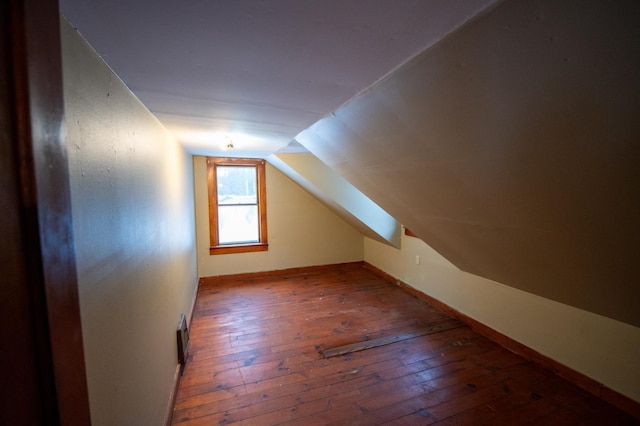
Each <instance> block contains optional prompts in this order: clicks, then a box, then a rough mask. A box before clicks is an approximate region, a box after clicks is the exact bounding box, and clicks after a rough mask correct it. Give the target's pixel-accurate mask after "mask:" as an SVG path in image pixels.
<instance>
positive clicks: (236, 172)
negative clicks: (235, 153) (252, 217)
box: [216, 166, 258, 204]
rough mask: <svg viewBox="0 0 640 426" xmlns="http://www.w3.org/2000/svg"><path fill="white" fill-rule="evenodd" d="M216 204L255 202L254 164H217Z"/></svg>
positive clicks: (256, 200)
mask: <svg viewBox="0 0 640 426" xmlns="http://www.w3.org/2000/svg"><path fill="white" fill-rule="evenodd" d="M216 179H217V182H218V204H256V203H257V202H258V198H257V196H256V168H255V166H218V167H216Z"/></svg>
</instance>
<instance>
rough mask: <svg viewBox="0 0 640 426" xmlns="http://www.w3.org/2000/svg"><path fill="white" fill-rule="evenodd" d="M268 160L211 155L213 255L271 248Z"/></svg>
mask: <svg viewBox="0 0 640 426" xmlns="http://www.w3.org/2000/svg"><path fill="white" fill-rule="evenodd" d="M264 167H265V164H264V160H255V159H240V158H213V157H209V158H207V176H208V186H209V232H210V239H211V246H210V250H209V252H210V254H224V253H241V252H248V251H263V250H267V248H268V244H267V225H266V224H267V221H266V189H265V186H266V185H265V171H264Z"/></svg>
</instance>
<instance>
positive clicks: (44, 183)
mask: <svg viewBox="0 0 640 426" xmlns="http://www.w3.org/2000/svg"><path fill="white" fill-rule="evenodd" d="M1 3H2V5H1V6H0V61H1V62H0V66H1V67H2V68H1V69H0V91H1V92H0V179H2V185H1V187H0V208H1V209H2V211H1V213H0V232H1V234H0V235H1V237H2V239H3V241H2V242H3V244H2V247H1V248H0V262H1V265H2V269H1V271H2V272H1V273H2V275H3V276H2V281H3V284H2V285H0V296H1V298H0V303H1V306H0V320H1V321H2V323H0V329H1V330H2V331H1V332H0V339H1V340H0V341H1V342H2V350H0V361H1V362H2V365H3V367H4V370H5V371H4V372H3V386H2V393H3V394H2V399H1V402H0V404H1V406H0V423H1V424H54V425H55V424H64V425H88V424H90V415H89V402H88V401H89V400H88V392H87V383H86V373H85V364H84V353H83V346H82V330H81V324H80V308H79V299H78V283H77V274H76V266H75V252H74V244H73V232H72V230H73V228H72V221H71V197H70V190H69V175H68V163H67V151H66V145H65V140H64V104H63V87H62V58H61V47H60V20H59V11H58V10H59V9H58V2H57V0H9V1H7V2H1Z"/></svg>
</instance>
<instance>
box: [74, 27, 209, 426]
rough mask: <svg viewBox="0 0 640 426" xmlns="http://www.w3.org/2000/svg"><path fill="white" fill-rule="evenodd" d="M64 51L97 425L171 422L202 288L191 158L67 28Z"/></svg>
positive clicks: (80, 266) (90, 383) (89, 366)
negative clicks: (182, 333)
mask: <svg viewBox="0 0 640 426" xmlns="http://www.w3.org/2000/svg"><path fill="white" fill-rule="evenodd" d="M62 47H63V71H64V95H65V109H66V123H67V133H68V139H67V140H68V142H67V143H68V152H69V168H70V177H71V191H72V194H71V195H72V209H73V222H74V223H73V230H74V233H75V244H76V256H77V268H78V280H79V293H80V305H81V306H80V308H81V315H82V328H83V338H84V348H85V357H86V369H87V376H88V388H89V399H90V405H91V418H92V424H93V425H94V426H102V425H114V426H125V425H132V426H133V425H161V424H162V423H163V421H164V418H165V413H166V409H167V406H168V402H169V397H170V395H171V392H172V389H173V383H174V376H175V372H176V366H177V355H176V334H175V330H176V327H177V325H178V320H179V318H180V314H181V313H182V312H184V313H188V311H189V310H190V309H191V305H192V301H193V297H194V294H195V291H196V285H197V269H196V254H195V233H194V229H195V224H194V210H193V192H192V185H193V184H192V176H193V175H192V163H191V157H190V156H189V155H187V154H186V153H185V151H184V150H183V149H182V148H181V147H180V146H179V145H178V144H176V142H175V141H174V140H173V139H172V138H171V137H170V136H169V134H168V133H167V132H166V131H165V129H164V128H163V127H162V126H161V125H160V124H159V123H158V121H157V120H156V119H155V118H154V117H153V116H152V115H151V114H150V113H149V112H148V111H147V110H146V109H145V108H144V107H143V105H142V104H141V103H140V102H139V101H138V100H137V99H136V98H135V97H134V96H133V95H132V94H131V92H130V91H129V90H128V89H127V88H126V87H125V86H124V85H123V84H122V82H121V81H120V80H119V79H118V78H117V77H116V76H115V75H114V74H113V73H112V72H111V71H110V70H109V69H108V68H107V66H105V64H104V63H103V62H102V61H101V60H100V59H99V58H98V56H97V55H96V54H95V52H93V51H92V50H91V48H90V47H89V46H88V45H87V44H86V43H85V42H84V41H83V40H82V38H81V37H80V36H79V35H78V34H77V33H76V32H75V31H74V30H73V29H72V28H71V26H70V25H69V24H68V23H67V22H66V21H64V22H62Z"/></svg>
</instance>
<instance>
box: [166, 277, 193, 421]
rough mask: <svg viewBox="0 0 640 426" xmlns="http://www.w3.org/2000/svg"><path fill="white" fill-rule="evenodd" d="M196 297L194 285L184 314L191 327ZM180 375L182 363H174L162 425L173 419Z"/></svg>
mask: <svg viewBox="0 0 640 426" xmlns="http://www.w3.org/2000/svg"><path fill="white" fill-rule="evenodd" d="M197 299H198V286H197V285H196V290H195V291H194V292H193V296H192V298H191V306H190V307H189V312H187V314H186V315H185V317H186V318H187V324H188V327H189V328H191V320H192V319H193V312H194V311H195V309H196V302H197ZM180 377H182V365H180V364H177V365H176V371H175V372H174V374H173V387H172V388H171V393H170V394H169V401H168V402H167V408H166V411H165V415H164V425H165V426H171V421H172V420H173V407H174V406H175V405H176V396H177V395H178V387H179V386H180Z"/></svg>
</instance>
